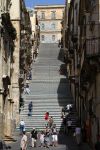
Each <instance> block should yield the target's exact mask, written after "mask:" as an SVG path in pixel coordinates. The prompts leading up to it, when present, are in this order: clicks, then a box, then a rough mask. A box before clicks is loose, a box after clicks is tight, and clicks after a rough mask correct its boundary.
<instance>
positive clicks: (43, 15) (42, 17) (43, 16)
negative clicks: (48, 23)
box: [41, 11, 45, 19]
mask: <svg viewBox="0 0 100 150" xmlns="http://www.w3.org/2000/svg"><path fill="white" fill-rule="evenodd" d="M41 19H45V12H44V11H42V12H41Z"/></svg>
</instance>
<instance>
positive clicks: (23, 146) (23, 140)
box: [20, 131, 27, 150]
mask: <svg viewBox="0 0 100 150" xmlns="http://www.w3.org/2000/svg"><path fill="white" fill-rule="evenodd" d="M20 147H21V150H26V149H27V135H26V132H25V131H23V135H22V138H21V143H20Z"/></svg>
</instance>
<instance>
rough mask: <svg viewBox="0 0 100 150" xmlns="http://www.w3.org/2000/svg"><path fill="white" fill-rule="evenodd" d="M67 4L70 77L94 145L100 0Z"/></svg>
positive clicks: (99, 120)
mask: <svg viewBox="0 0 100 150" xmlns="http://www.w3.org/2000/svg"><path fill="white" fill-rule="evenodd" d="M66 2H67V1H66ZM67 5H68V3H66V10H67V14H68V22H66V18H64V21H65V24H66V26H67V32H66V33H65V40H64V41H63V42H64V43H63V45H64V50H65V51H66V54H67V55H66V64H67V72H68V78H69V80H70V87H71V91H72V94H73V98H74V100H75V105H76V108H77V112H78V115H79V119H80V123H81V126H82V127H85V128H84V132H85V133H86V135H85V136H86V137H85V139H86V141H87V142H89V143H90V144H91V143H92V144H93V145H94V144H95V142H96V140H97V135H99V134H100V109H99V108H100V99H99V97H100V86H99V85H100V66H99V65H100V44H99V41H100V32H99V27H100V19H99V17H100V7H99V6H100V1H99V0H91V1H90V0H86V1H84V0H80V1H78V0H75V1H73V0H71V1H70V4H69V9H67V8H68V6H67ZM65 13H66V12H65ZM65 17H66V15H65ZM65 30H66V29H65V28H63V32H64V31H65Z"/></svg>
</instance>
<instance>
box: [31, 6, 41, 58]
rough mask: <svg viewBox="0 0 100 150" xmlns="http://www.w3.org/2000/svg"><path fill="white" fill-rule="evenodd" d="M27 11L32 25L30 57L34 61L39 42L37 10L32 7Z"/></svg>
mask: <svg viewBox="0 0 100 150" xmlns="http://www.w3.org/2000/svg"><path fill="white" fill-rule="evenodd" d="M28 11H29V14H30V20H31V26H32V59H33V60H34V61H35V58H36V57H37V55H38V50H39V44H40V26H39V22H38V18H37V12H36V11H35V10H34V9H33V10H32V9H28Z"/></svg>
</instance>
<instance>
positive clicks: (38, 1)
mask: <svg viewBox="0 0 100 150" xmlns="http://www.w3.org/2000/svg"><path fill="white" fill-rule="evenodd" d="M25 4H26V7H31V8H33V7H34V6H35V5H49V4H65V0H25Z"/></svg>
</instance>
